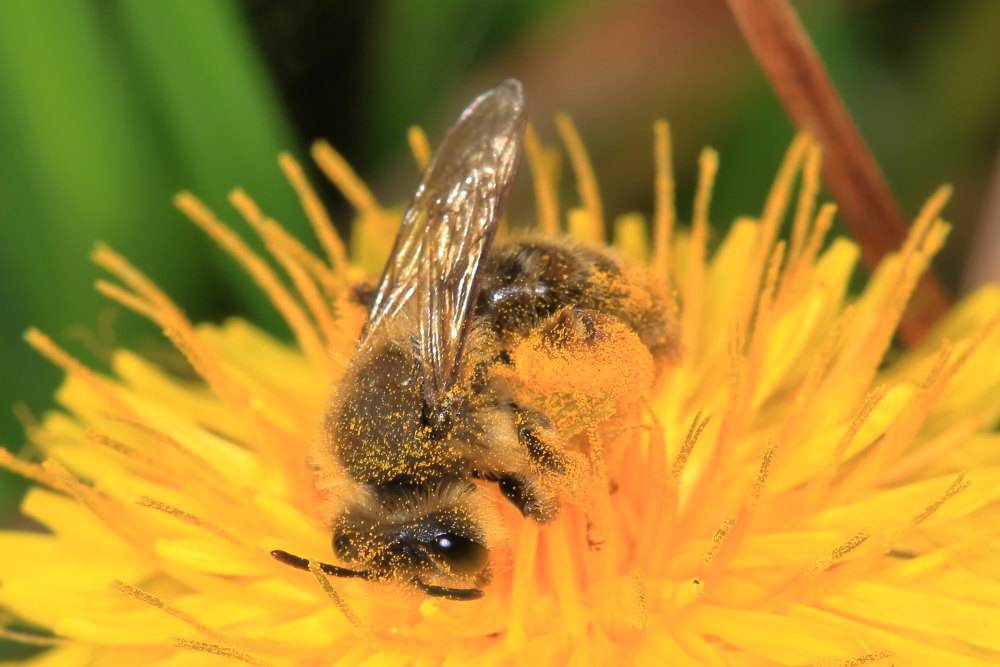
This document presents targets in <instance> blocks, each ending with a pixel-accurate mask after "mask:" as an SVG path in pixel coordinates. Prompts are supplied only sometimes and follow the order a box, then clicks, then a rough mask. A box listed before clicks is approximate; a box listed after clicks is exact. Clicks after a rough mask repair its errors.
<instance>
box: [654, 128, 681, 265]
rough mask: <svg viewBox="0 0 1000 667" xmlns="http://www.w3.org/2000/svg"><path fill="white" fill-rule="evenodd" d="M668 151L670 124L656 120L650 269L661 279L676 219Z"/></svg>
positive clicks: (671, 170)
mask: <svg viewBox="0 0 1000 667" xmlns="http://www.w3.org/2000/svg"><path fill="white" fill-rule="evenodd" d="M670 153H671V148H670V125H669V124H668V123H667V121H665V120H658V121H656V122H655V123H654V124H653V164H654V172H653V186H654V200H653V201H654V210H653V269H654V270H655V271H656V272H657V275H659V276H660V279H661V280H663V281H666V280H668V278H669V276H670V243H671V241H672V237H673V233H674V223H675V221H676V219H677V206H676V204H675V202H674V172H673V166H672V162H671V155H670Z"/></svg>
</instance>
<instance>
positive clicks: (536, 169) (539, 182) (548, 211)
mask: <svg viewBox="0 0 1000 667" xmlns="http://www.w3.org/2000/svg"><path fill="white" fill-rule="evenodd" d="M524 152H525V155H526V156H527V158H528V165H529V166H530V167H531V176H532V178H531V181H532V183H533V184H534V186H535V206H536V207H537V218H538V223H537V224H538V229H539V230H541V231H542V232H543V233H545V234H558V233H559V190H558V188H557V187H556V171H557V167H558V160H559V157H558V155H557V154H556V153H555V151H554V150H549V149H547V148H544V147H543V146H542V145H541V143H540V142H539V141H538V134H536V133H535V128H534V126H533V125H531V124H530V123H529V124H528V130H527V132H525V134H524Z"/></svg>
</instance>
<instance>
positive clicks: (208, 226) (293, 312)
mask: <svg viewBox="0 0 1000 667" xmlns="http://www.w3.org/2000/svg"><path fill="white" fill-rule="evenodd" d="M174 205H176V206H177V208H179V209H180V210H181V211H183V212H184V214H185V215H186V216H187V217H188V218H190V219H191V221H192V222H194V223H195V224H196V225H198V226H199V227H200V228H201V229H202V230H203V231H204V232H205V233H206V234H208V235H209V236H210V237H211V238H212V239H213V240H214V241H215V242H216V243H218V244H219V245H220V246H222V248H223V249H224V250H225V251H226V252H228V253H229V254H230V255H232V256H233V258H234V259H235V260H236V261H237V262H239V263H240V264H241V265H242V266H243V268H244V269H246V271H247V273H249V274H250V277H251V278H253V281H254V282H255V283H257V284H258V285H259V286H260V288H261V289H262V290H264V293H265V294H267V296H268V298H269V299H270V300H271V303H273V304H274V306H275V308H277V309H278V312H279V313H281V316H282V317H283V318H284V319H285V322H287V323H288V326H289V327H290V328H291V330H292V333H293V334H295V339H296V340H297V341H298V343H299V345H300V346H301V347H302V350H303V351H304V352H305V353H306V355H307V356H308V357H309V358H310V359H311V360H312V361H313V362H315V363H317V364H319V365H320V366H321V367H322V366H323V365H324V364H325V362H326V351H325V350H324V349H323V344H322V343H321V342H320V340H319V335H318V334H317V332H316V330H315V329H314V328H313V327H312V326H311V325H310V323H309V318H307V317H306V314H305V312H304V311H303V310H302V307H301V306H300V305H299V303H298V301H296V300H295V298H294V297H293V296H292V295H291V293H289V291H288V290H287V289H286V288H285V286H284V285H283V284H281V281H280V280H279V279H278V276H277V275H275V273H274V271H273V270H272V269H271V267H270V266H268V265H267V262H265V261H264V260H263V258H261V256H260V255H258V254H257V253H255V252H254V251H253V250H252V249H251V248H250V246H248V245H247V244H246V243H245V242H244V241H243V239H241V238H240V237H239V236H238V235H237V234H236V233H235V232H233V230H232V229H230V228H229V227H228V226H226V225H225V224H223V223H222V221H220V220H219V219H218V218H216V217H215V215H214V214H213V213H212V212H211V211H210V210H209V209H208V208H207V207H206V206H205V205H204V204H203V203H202V202H200V201H199V200H198V199H196V198H195V197H194V196H193V195H191V194H190V193H188V192H182V193H181V194H179V195H177V196H176V197H174Z"/></svg>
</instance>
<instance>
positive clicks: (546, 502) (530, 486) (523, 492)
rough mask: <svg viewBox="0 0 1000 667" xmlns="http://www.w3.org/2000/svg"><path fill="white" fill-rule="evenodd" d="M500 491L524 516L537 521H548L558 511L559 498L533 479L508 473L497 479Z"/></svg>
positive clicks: (554, 516)
mask: <svg viewBox="0 0 1000 667" xmlns="http://www.w3.org/2000/svg"><path fill="white" fill-rule="evenodd" d="M497 482H498V484H497V486H499V487H500V493H502V494H503V495H504V497H505V498H507V500H509V501H510V502H511V504H513V505H514V507H516V508H517V509H519V510H521V514H523V515H524V516H525V517H527V518H529V519H532V520H533V521H537V522H538V523H548V522H549V521H551V520H552V519H554V518H556V515H557V514H558V513H559V499H558V498H557V497H556V495H555V494H554V493H552V492H551V491H548V490H546V489H544V488H542V486H541V485H539V484H538V483H536V482H535V481H533V480H531V479H529V478H527V477H525V476H524V475H518V474H516V473H508V474H506V475H503V476H502V477H500V478H499V479H498V480H497Z"/></svg>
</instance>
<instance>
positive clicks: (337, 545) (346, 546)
mask: <svg viewBox="0 0 1000 667" xmlns="http://www.w3.org/2000/svg"><path fill="white" fill-rule="evenodd" d="M333 553H334V554H336V555H337V558H340V559H341V560H346V561H350V560H354V559H355V558H357V556H358V550H357V547H356V546H355V545H354V542H353V541H352V540H351V538H350V536H348V535H347V534H346V533H334V535H333Z"/></svg>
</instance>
